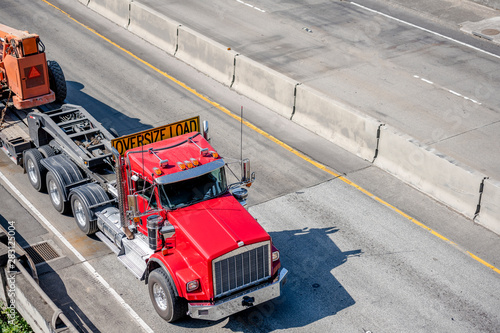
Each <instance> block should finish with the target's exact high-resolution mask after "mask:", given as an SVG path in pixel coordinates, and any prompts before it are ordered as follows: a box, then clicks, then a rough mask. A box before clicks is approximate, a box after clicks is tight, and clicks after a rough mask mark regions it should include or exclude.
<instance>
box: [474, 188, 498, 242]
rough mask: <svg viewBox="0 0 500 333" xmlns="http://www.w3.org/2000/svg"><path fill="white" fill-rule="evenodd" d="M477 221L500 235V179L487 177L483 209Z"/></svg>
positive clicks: (482, 198)
mask: <svg viewBox="0 0 500 333" xmlns="http://www.w3.org/2000/svg"><path fill="white" fill-rule="evenodd" d="M475 221H476V222H478V223H479V224H481V225H482V226H484V227H486V228H488V229H490V230H492V231H493V232H496V233H497V234H499V235H500V182H499V181H496V180H493V179H485V181H484V187H483V195H482V197H481V210H480V212H479V215H478V216H477V218H476V219H475Z"/></svg>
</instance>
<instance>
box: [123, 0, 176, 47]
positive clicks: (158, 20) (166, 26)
mask: <svg viewBox="0 0 500 333" xmlns="http://www.w3.org/2000/svg"><path fill="white" fill-rule="evenodd" d="M179 26H180V24H179V23H178V22H175V21H173V20H171V19H169V18H168V17H166V16H165V15H163V14H161V13H158V12H157V11H155V10H153V9H151V8H149V7H148V6H146V5H144V4H142V3H140V2H137V1H133V2H132V3H131V4H130V24H129V26H128V29H129V30H130V31H131V32H132V33H134V34H136V35H137V36H139V37H141V38H143V39H145V40H146V41H148V42H150V43H151V44H153V45H156V46H157V47H159V48H160V49H162V50H164V51H165V52H167V53H169V54H171V55H174V54H175V51H176V49H177V29H178V27H179Z"/></svg>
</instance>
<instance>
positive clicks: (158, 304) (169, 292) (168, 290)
mask: <svg viewBox="0 0 500 333" xmlns="http://www.w3.org/2000/svg"><path fill="white" fill-rule="evenodd" d="M148 289H149V296H150V298H151V302H153V306H154V308H155V310H156V312H157V313H158V314H159V315H160V317H162V318H163V319H164V320H166V321H167V322H169V323H171V322H174V321H176V320H178V319H180V318H182V317H184V316H185V315H186V313H187V304H186V300H184V299H183V298H181V297H179V296H177V293H176V289H175V285H174V283H173V281H172V279H171V278H170V276H169V275H168V273H167V272H165V270H164V269H163V268H157V269H155V270H154V271H152V272H151V273H150V274H149V280H148Z"/></svg>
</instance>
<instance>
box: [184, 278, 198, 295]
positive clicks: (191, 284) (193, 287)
mask: <svg viewBox="0 0 500 333" xmlns="http://www.w3.org/2000/svg"><path fill="white" fill-rule="evenodd" d="M199 287H200V281H198V280H193V281H189V282H188V283H186V291H187V292H188V293H190V292H193V291H195V290H196V289H198V288H199Z"/></svg>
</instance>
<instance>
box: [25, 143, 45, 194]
mask: <svg viewBox="0 0 500 333" xmlns="http://www.w3.org/2000/svg"><path fill="white" fill-rule="evenodd" d="M42 159H43V156H42V154H41V153H40V152H39V151H38V150H36V149H29V150H27V151H26V152H25V153H24V169H25V170H26V173H27V174H28V179H29V181H30V184H31V186H33V188H34V189H35V190H37V191H38V192H42V191H44V190H45V174H46V173H47V169H45V167H44V166H43V165H42V164H41V163H40V161H41V160H42Z"/></svg>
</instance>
